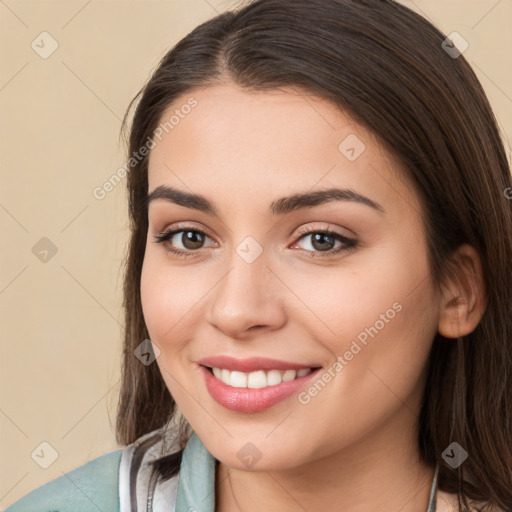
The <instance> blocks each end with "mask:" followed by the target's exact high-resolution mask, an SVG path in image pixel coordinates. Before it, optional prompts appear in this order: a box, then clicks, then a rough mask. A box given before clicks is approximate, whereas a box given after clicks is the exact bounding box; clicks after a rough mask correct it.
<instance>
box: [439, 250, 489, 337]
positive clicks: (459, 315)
mask: <svg viewBox="0 0 512 512" xmlns="http://www.w3.org/2000/svg"><path fill="white" fill-rule="evenodd" d="M453 261H454V271H453V276H450V277H449V282H448V283H447V285H446V286H445V289H444V291H443V293H442V296H441V301H440V303H439V306H440V310H439V323H438V332H439V334H441V336H444V337H445V338H458V337H461V336H465V335H467V334H469V333H471V332H473V331H474V330H475V328H476V326H477V325H478V323H479V322H480V320H481V318H482V316H483V314H484V312H485V308H486V306H487V294H486V290H485V283H484V278H483V273H482V265H481V260H480V256H479V254H478V252H477V251H476V250H475V249H474V247H472V246H471V245H468V244H464V245H461V246H460V247H459V248H458V249H457V251H456V253H455V255H454V257H453Z"/></svg>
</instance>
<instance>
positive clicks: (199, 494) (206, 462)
mask: <svg viewBox="0 0 512 512" xmlns="http://www.w3.org/2000/svg"><path fill="white" fill-rule="evenodd" d="M176 512H215V458H214V457H213V455H212V454H211V453H210V452H209V451H208V450H207V449H206V448H205V446H204V445H203V443H202V442H201V440H200V439H199V437H198V436H197V434H196V433H195V432H194V433H193V434H192V436H191V437H190V439H189V440H188V442H187V446H185V450H184V451H183V456H182V459H181V465H180V477H179V481H178V495H177V497H176Z"/></svg>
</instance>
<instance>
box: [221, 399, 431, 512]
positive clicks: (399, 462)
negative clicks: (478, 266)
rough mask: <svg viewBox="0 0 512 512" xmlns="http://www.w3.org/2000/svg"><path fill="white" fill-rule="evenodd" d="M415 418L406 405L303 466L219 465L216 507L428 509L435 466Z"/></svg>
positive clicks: (251, 510)
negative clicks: (425, 453)
mask: <svg viewBox="0 0 512 512" xmlns="http://www.w3.org/2000/svg"><path fill="white" fill-rule="evenodd" d="M406 419H408V420H409V421H408V422H407V421H406ZM413 419H414V418H413V415H412V414H411V411H410V410H408V409H407V408H404V409H403V410H401V412H400V413H399V414H398V415H397V417H395V418H394V419H393V421H392V422H389V423H388V424H387V425H385V426H383V425H381V426H380V427H379V428H378V429H376V430H375V431H374V432H372V433H370V434H368V435H367V436H365V437H364V438H363V439H359V440H358V442H357V443H356V444H352V445H350V446H346V447H344V448H342V449H341V450H338V451H336V452H335V453H331V454H330V455H329V456H327V457H322V458H319V459H316V460H308V461H307V463H305V464H303V465H301V466H300V467H294V468H290V469H283V470H271V471H244V470H241V469H236V468H231V467H228V466H226V465H225V464H223V463H219V465H218V467H217V470H216V471H217V474H216V478H215V481H216V483H215V485H216V495H215V501H216V506H215V510H216V511H217V512H259V511H261V510H265V511H266V512H299V511H300V512H302V511H312V510H322V511H324V512H330V511H332V512H334V511H339V510H343V511H350V512H370V511H371V512H373V511H375V510H397V511H398V510H399V511H400V512H425V511H426V510H427V506H428V502H429V496H430V489H431V485H432V479H433V476H434V469H435V468H433V467H430V466H428V465H426V464H424V463H423V462H422V461H421V460H420V458H419V451H418V450H417V448H416V447H417V437H416V435H415V434H416V432H417V425H416V424H415V423H413V421H412V420H413ZM404 424H407V427H408V428H407V430H406V431H404V429H403V426H404ZM400 425H402V429H400V427H399V426H400ZM413 427H416V428H413Z"/></svg>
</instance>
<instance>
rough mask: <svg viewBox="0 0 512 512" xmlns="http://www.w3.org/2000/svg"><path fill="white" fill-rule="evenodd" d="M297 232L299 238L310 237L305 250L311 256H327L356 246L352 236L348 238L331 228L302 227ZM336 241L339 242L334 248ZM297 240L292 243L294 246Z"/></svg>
mask: <svg viewBox="0 0 512 512" xmlns="http://www.w3.org/2000/svg"><path fill="white" fill-rule="evenodd" d="M299 234H300V235H302V236H301V237H300V238H299V240H307V239H308V238H310V241H309V243H307V244H306V246H309V248H306V249H305V250H306V251H307V252H309V255H310V256H311V257H318V256H320V257H328V256H333V255H334V254H337V253H339V252H342V251H348V250H350V249H354V248H355V247H357V242H356V240H354V239H353V238H348V237H346V236H344V235H342V234H341V233H338V232H337V231H333V230H331V229H323V230H318V229H316V230H314V229H307V228H303V229H301V230H299ZM336 242H338V243H339V245H338V247H336V248H335V245H336ZM297 244H298V242H295V243H294V246H296V245H297Z"/></svg>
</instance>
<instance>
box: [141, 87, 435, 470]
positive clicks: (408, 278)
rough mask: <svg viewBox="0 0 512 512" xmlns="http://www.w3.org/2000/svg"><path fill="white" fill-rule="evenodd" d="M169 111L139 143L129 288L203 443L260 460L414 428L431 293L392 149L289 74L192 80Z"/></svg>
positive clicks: (372, 444) (246, 462)
mask: <svg viewBox="0 0 512 512" xmlns="http://www.w3.org/2000/svg"><path fill="white" fill-rule="evenodd" d="M187 105H193V107H190V106H187ZM172 115H174V118H172V121H170V122H168V124H167V125H165V126H164V127H163V129H162V126H161V127H160V128H159V129H157V131H156V132H155V133H156V134H157V135H158V137H155V138H154V142H155V144H156V145H155V146H154V148H153V149H152V150H151V154H150V161H149V193H150V195H151V194H152V192H153V191H155V189H157V187H162V188H159V190H160V191H161V192H160V193H159V194H153V196H152V197H153V199H151V200H150V202H149V212H148V216H149V229H148V236H147V245H146V252H145V258H144V265H143V269H142V278H141V286H142V291H141V295H142V305H143V311H144V318H145V321H146V324H147V327H148V331H149V334H150V337H151V340H152V341H153V343H154V344H155V345H156V346H157V347H158V349H159V351H160V354H159V356H158V358H157V360H156V362H157V364H158V365H159V368H160V371H161V373H162V376H163V378H164V380H165V382H166V385H167V387H168V389H169V391H170V392H171V394H172V395H173V397H174V398H175V400H176V402H177V404H178V406H179V408H180V409H181V411H182V413H183V414H184V416H185V417H186V418H187V419H188V421H189V422H190V424H191V426H192V428H193V429H194V430H195V431H196V432H197V434H198V435H199V437H200V438H201V440H202V441H203V443H204V444H205V446H206V447H207V449H208V450H209V451H210V452H211V453H212V454H213V455H214V456H215V457H216V458H217V459H219V460H221V461H222V462H224V463H225V464H227V465H229V466H232V467H237V468H240V469H243V468H249V467H252V465H254V468H255V469H257V470H270V469H286V468H292V467H297V466H300V465H301V464H305V463H311V462H312V461H314V460H317V461H318V460H319V459H322V458H325V457H329V456H332V455H334V454H339V453H346V454H349V453H351V454H353V456H354V457H356V454H357V456H358V457H359V456H361V450H363V451H367V452H368V453H370V452H371V453H373V454H375V456H377V457H378V456H382V455H384V454H390V453H391V454H392V453H393V451H394V450H396V448H397V446H399V445H400V446H401V445H403V444H404V442H405V443H406V444H407V443H408V442H410V443H414V442H416V431H415V429H416V428H417V426H416V422H417V419H418V413H419V409H420V401H421V396H422V392H423V386H424V378H425V373H424V369H425V364H426V360H427V356H428V353H429V349H430V347H431V343H432V340H433V338H434V335H435V333H436V331H437V322H438V314H439V297H438V293H437V291H436V290H435V288H434V286H433V284H432V280H431V276H430V275H429V269H428V261H427V247H426V239H425V233H424V230H423V226H422V216H421V208H420V205H419V201H418V197H417V196H416V194H415V193H414V190H413V188H412V185H411V184H410V182H409V181H408V179H407V178H406V177H405V176H404V174H403V173H402V172H401V170H400V169H399V166H398V164H397V163H396V162H394V161H393V159H392V158H391V157H390V155H389V154H388V153H386V151H385V150H384V149H383V148H382V147H381V146H379V145H378V144H377V142H376V140H375V139H374V138H372V135H371V133H369V132H368V131H367V130H366V129H364V128H363V127H361V126H360V125H359V124H357V123H356V122H355V121H354V120H353V119H351V118H350V117H348V116H347V115H346V114H344V113H342V112H340V111H339V110H338V109H337V108H336V107H335V106H334V105H333V104H331V103H329V102H328V101H326V100H322V99H319V98H317V97H313V96H311V95H309V94H306V93H304V91H298V90H297V89H295V88H286V89H282V90H279V91H278V90H273V91H271V92H254V91H251V92H247V91H242V90H241V89H239V88H237V87H236V86H234V85H233V84H227V85H223V86H214V87H209V88H205V89H195V90H193V91H190V92H189V93H187V94H184V95H183V96H182V97H180V98H179V99H178V100H177V101H175V103H173V105H172V106H171V107H170V108H169V109H168V110H167V111H166V113H165V114H164V115H163V116H162V122H163V123H165V122H167V121H169V119H170V118H171V116H172ZM160 139H161V140H160ZM163 187H165V188H163ZM334 189H337V190H339V192H335V191H334ZM325 191H331V192H329V193H326V194H322V192H325ZM173 192H174V193H175V194H176V195H172V193H173ZM178 192H179V194H177V193H178ZM196 196H200V197H201V198H204V199H199V198H197V197H196ZM178 198H181V199H178ZM207 205H208V206H210V207H211V208H207V207H206V206H207ZM326 230H329V231H331V232H332V233H331V234H325V231H326ZM171 231H176V233H175V234H173V235H170V236H167V240H166V241H165V242H160V243H156V242H155V237H157V236H159V235H161V234H162V233H163V232H167V233H169V232H171ZM202 233H204V234H202ZM173 248H175V249H177V250H180V251H183V252H186V254H187V256H186V257H183V256H180V255H176V254H173V253H172V252H171V249H173ZM141 341H142V340H141ZM206 367H214V368H216V369H215V370H208V369H206ZM301 369H302V370H303V371H302V372H300V373H297V372H298V371H299V370H301ZM308 369H312V370H313V371H310V372H309V373H308ZM212 372H215V374H217V376H215V375H213V374H212ZM304 374H306V375H304ZM294 377H295V378H294ZM283 379H284V380H283ZM247 386H249V387H247ZM248 443H251V444H248Z"/></svg>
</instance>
